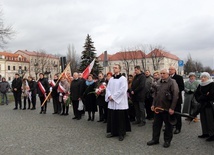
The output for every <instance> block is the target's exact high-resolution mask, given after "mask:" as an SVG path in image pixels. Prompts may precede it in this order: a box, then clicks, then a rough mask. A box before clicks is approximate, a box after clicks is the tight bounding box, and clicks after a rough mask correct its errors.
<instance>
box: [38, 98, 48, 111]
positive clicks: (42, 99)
mask: <svg viewBox="0 0 214 155" xmlns="http://www.w3.org/2000/svg"><path fill="white" fill-rule="evenodd" d="M39 99H40V103H41V105H42V103H43V102H44V100H45V97H39ZM41 111H47V101H46V102H45V104H44V106H42V107H41Z"/></svg>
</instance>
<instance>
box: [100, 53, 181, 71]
mask: <svg viewBox="0 0 214 155" xmlns="http://www.w3.org/2000/svg"><path fill="white" fill-rule="evenodd" d="M104 58H105V56H104V54H101V55H100V56H99V57H98V61H99V63H100V65H101V66H103V62H104V61H106V60H104ZM178 60H179V58H178V57H177V56H176V55H173V54H171V53H169V52H165V51H163V50H159V49H155V50H153V51H151V52H150V53H148V54H145V53H144V52H143V51H141V50H137V51H125V52H117V53H115V54H113V55H107V62H108V63H107V64H108V65H107V66H106V67H103V68H104V69H103V72H104V73H105V74H106V73H107V72H113V67H114V64H119V65H121V68H122V70H121V72H122V73H125V74H126V75H128V74H134V67H135V66H140V67H141V68H142V70H143V71H145V70H149V71H150V72H151V73H153V72H154V71H156V70H160V69H162V68H169V67H170V66H174V67H175V68H176V69H178ZM105 63H106V62H105Z"/></svg>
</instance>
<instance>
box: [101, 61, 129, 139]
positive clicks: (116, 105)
mask: <svg viewBox="0 0 214 155" xmlns="http://www.w3.org/2000/svg"><path fill="white" fill-rule="evenodd" d="M113 70H114V75H113V77H111V79H110V80H109V82H108V85H107V88H106V95H105V100H106V102H108V118H107V133H110V134H108V135H107V138H110V137H115V136H119V141H122V140H123V139H124V136H125V134H126V131H131V125H130V121H129V118H128V113H127V110H128V99H127V89H128V83H127V79H126V78H125V77H124V76H122V75H121V73H120V71H121V66H120V65H118V64H116V65H115V66H114V67H113Z"/></svg>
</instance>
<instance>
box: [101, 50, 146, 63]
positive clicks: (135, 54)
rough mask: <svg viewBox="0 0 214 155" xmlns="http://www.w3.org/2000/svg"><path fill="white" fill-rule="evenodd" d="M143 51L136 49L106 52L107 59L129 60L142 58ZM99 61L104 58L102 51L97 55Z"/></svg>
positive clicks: (143, 55)
mask: <svg viewBox="0 0 214 155" xmlns="http://www.w3.org/2000/svg"><path fill="white" fill-rule="evenodd" d="M145 56H146V55H145V53H144V52H142V51H141V50H138V51H125V52H117V53H115V54H113V55H109V54H108V60H109V61H117V60H131V59H142V58H143V57H145ZM98 60H99V61H103V60H104V54H103V53H102V54H101V55H100V56H99V57H98Z"/></svg>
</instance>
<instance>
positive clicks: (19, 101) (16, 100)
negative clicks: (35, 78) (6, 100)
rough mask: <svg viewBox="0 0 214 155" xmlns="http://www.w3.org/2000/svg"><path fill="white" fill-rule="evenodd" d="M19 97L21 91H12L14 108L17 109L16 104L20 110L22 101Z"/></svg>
mask: <svg viewBox="0 0 214 155" xmlns="http://www.w3.org/2000/svg"><path fill="white" fill-rule="evenodd" d="M21 95H22V92H21V91H14V92H13V96H14V99H15V108H18V104H19V108H20V109H21V108H22V100H21Z"/></svg>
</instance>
